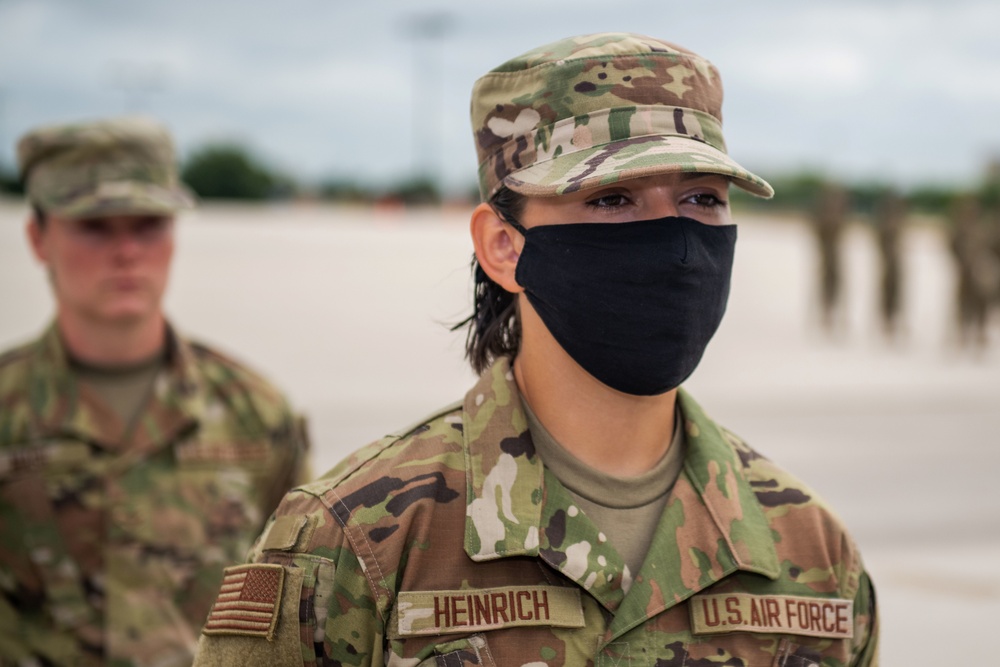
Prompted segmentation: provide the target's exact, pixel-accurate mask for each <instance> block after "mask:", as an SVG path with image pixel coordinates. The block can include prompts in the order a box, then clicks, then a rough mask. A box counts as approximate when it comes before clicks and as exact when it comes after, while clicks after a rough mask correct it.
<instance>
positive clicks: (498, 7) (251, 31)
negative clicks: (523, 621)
mask: <svg viewBox="0 0 1000 667" xmlns="http://www.w3.org/2000/svg"><path fill="white" fill-rule="evenodd" d="M428 17H430V18H428ZM428 23H430V24H431V25H430V28H426V29H425V30H424V31H423V32H424V33H426V32H428V31H430V29H431V28H434V27H435V24H436V27H437V30H436V32H439V33H441V34H440V35H439V36H438V37H436V38H433V39H432V38H430V37H426V36H425V37H418V36H416V35H417V34H419V33H420V32H421V30H420V29H419V26H420V25H424V26H426V25H427V24H428ZM606 30H628V31H635V32H643V33H646V34H650V35H654V36H656V37H660V38H663V39H666V40H668V41H674V42H677V43H679V44H682V45H684V46H686V47H688V48H691V49H693V50H695V51H697V52H699V53H701V54H702V55H704V56H706V57H708V58H709V59H710V60H712V61H713V62H714V63H715V64H716V65H718V67H719V69H720V70H721V72H722V76H723V81H724V83H725V87H726V102H725V106H724V114H725V123H724V128H725V133H726V138H727V142H728V144H729V148H730V151H731V153H732V154H733V155H734V157H736V159H737V160H739V161H740V162H742V163H744V164H745V165H747V166H748V167H750V168H751V169H757V170H760V171H762V172H763V173H764V174H774V173H778V172H781V171H784V170H789V169H794V168H800V167H811V168H818V169H822V170H825V171H827V172H829V173H832V174H834V175H837V176H840V177H844V178H849V179H862V178H877V179H879V180H883V181H887V182H895V183H899V184H902V185H913V184H917V183H924V182H930V181H943V182H949V183H959V182H962V181H963V180H968V179H974V178H976V177H978V175H979V173H980V172H981V170H982V169H983V167H984V165H985V163H986V162H987V160H988V159H989V158H990V157H991V156H995V155H1000V39H998V30H1000V2H997V1H996V0H948V1H947V2H946V1H944V0H909V1H904V0H899V1H896V0H838V2H836V3H835V5H834V3H825V4H823V5H820V4H819V3H809V2H798V1H796V0H773V1H769V0H758V1H755V2H747V1H746V0H697V1H695V0H687V1H686V2H671V1H670V0H616V1H615V2H608V1H607V0H575V1H573V2H563V1H561V0H558V1H556V0H504V2H502V3H488V2H483V1H481V0H431V1H428V2H419V3H418V2H415V1H414V0H364V1H361V2H357V1H354V2H348V1H347V0H284V1H283V2H280V3H279V2H257V1H255V0H169V1H167V0H86V1H80V0H0V144H2V150H0V161H5V162H6V163H7V164H8V165H11V164H13V144H14V142H15V140H16V138H17V137H18V135H20V134H21V133H22V132H24V131H25V130H27V129H28V128H30V127H32V126H35V125H38V124H41V123H49V122H59V121H66V120H74V119H78V118H86V117H97V116H106V115H115V114H121V113H123V112H127V111H137V110H138V111H144V112H147V113H151V114H152V115H155V116H157V117H159V118H161V119H163V120H164V121H165V122H166V123H167V124H168V125H169V126H170V128H171V129H172V130H173V132H174V134H175V136H176V138H177V140H178V143H179V146H180V149H181V152H182V154H187V153H189V152H190V151H191V150H192V149H193V148H195V147H197V146H198V145H200V144H202V143H204V142H207V141H211V140H218V139H233V140H238V141H241V142H244V143H246V144H247V145H249V146H250V147H252V148H253V149H254V150H255V151H257V152H258V153H259V154H261V155H262V156H264V157H265V158H267V159H268V160H269V161H272V162H273V163H275V164H276V165H278V166H280V167H281V168H282V169H284V170H286V171H288V172H289V173H291V174H293V175H294V176H296V177H298V178H300V179H304V180H313V181H317V180H321V179H325V178H334V177H341V178H347V177H349V178H359V179H366V180H370V181H374V182H377V183H388V182H392V181H395V180H399V179H401V178H405V177H406V176H407V175H408V174H410V173H411V171H412V170H413V169H415V168H417V167H422V168H427V169H432V170H435V171H436V172H437V173H439V174H440V175H441V176H443V177H444V178H445V179H446V182H448V183H449V184H451V185H452V186H455V187H457V186H459V185H461V186H463V187H464V186H465V185H468V184H471V183H472V182H473V181H474V175H475V169H476V164H475V154H474V149H473V146H472V139H471V131H470V129H469V121H468V106H469V102H468V96H469V91H470V90H471V87H472V83H473V81H475V79H476V78H477V77H478V76H480V75H481V74H483V73H485V72H486V71H487V70H489V69H491V68H492V67H494V66H496V65H498V64H500V63H501V62H503V61H505V60H507V59H508V58H510V57H512V56H514V55H517V54H518V53H521V52H523V51H525V50H527V49H529V48H532V47H535V46H538V45H541V44H544V43H547V42H550V41H554V40H556V39H560V38H562V37H566V36H569V35H573V34H581V33H588V32H600V31H606ZM414 101H416V102H417V104H418V105H419V106H418V110H417V111H416V112H415V111H414ZM415 128H419V131H415Z"/></svg>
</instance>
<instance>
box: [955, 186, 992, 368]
mask: <svg viewBox="0 0 1000 667" xmlns="http://www.w3.org/2000/svg"><path fill="white" fill-rule="evenodd" d="M949 222H950V224H951V253H952V258H953V259H954V261H955V287H956V299H955V301H956V304H955V305H956V308H955V319H956V321H955V329H956V335H957V341H958V345H959V347H962V348H968V349H971V350H974V351H981V350H983V349H985V348H986V346H987V345H988V343H989V336H988V329H987V325H988V324H989V314H990V303H991V301H992V300H993V299H994V298H995V297H996V294H997V289H998V286H1000V260H998V258H997V256H996V254H994V252H993V250H992V248H991V247H990V238H989V228H988V227H987V226H986V224H985V223H984V220H983V211H982V207H981V205H980V203H979V200H978V199H977V198H976V197H975V196H974V195H971V194H965V195H962V196H960V197H958V198H957V199H956V200H955V202H954V203H953V204H952V207H951V215H950V220H949Z"/></svg>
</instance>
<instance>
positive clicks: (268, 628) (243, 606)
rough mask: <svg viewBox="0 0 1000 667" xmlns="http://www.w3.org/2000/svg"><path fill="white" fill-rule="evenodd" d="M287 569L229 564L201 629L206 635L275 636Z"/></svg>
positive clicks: (277, 566)
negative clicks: (233, 565)
mask: <svg viewBox="0 0 1000 667" xmlns="http://www.w3.org/2000/svg"><path fill="white" fill-rule="evenodd" d="M284 582H285V569H284V568H283V567H282V566H281V565H273V564H266V563H260V564H254V565H237V566H235V567H227V568H226V569H225V570H224V571H223V578H222V588H221V589H220V590H219V595H218V597H217V598H216V599H215V604H213V605H212V611H211V612H209V614H208V621H206V622H205V627H204V628H203V629H202V632H204V633H205V634H206V635H246V636H249V637H264V638H266V639H267V640H268V641H270V640H271V638H272V637H273V636H274V626H275V624H276V623H277V622H278V610H279V609H280V603H281V590H282V587H283V586H284Z"/></svg>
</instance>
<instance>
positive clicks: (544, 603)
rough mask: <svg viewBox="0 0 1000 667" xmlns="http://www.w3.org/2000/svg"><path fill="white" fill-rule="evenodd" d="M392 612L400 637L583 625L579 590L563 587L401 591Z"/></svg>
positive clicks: (580, 626)
mask: <svg viewBox="0 0 1000 667" xmlns="http://www.w3.org/2000/svg"><path fill="white" fill-rule="evenodd" d="M395 614H396V630H397V633H398V636H400V637H414V636H420V635H443V634H448V633H452V632H478V631H482V630H498V629H501V628H512V627H518V626H525V625H548V626H553V627H560V628H582V627H583V606H582V605H581V603H580V591H579V590H578V589H575V588H566V587H562V586H502V587H499V588H477V589H469V590H454V591H403V592H401V593H399V595H398V597H397V601H396V610H395Z"/></svg>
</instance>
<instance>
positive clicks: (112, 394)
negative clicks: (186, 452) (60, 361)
mask: <svg viewBox="0 0 1000 667" xmlns="http://www.w3.org/2000/svg"><path fill="white" fill-rule="evenodd" d="M166 365H167V359H166V356H165V355H164V353H163V352H158V353H156V355H155V356H153V357H150V358H149V359H145V360H143V361H140V362H138V363H135V364H128V365H127V366H100V365H92V364H86V363H83V362H81V361H78V360H76V359H71V360H70V366H71V367H72V369H73V372H74V373H75V374H76V377H77V379H78V380H79V381H80V382H81V383H83V384H86V385H87V386H88V387H90V388H91V389H93V390H94V391H95V392H96V393H97V395H98V396H100V398H101V400H103V401H104V402H105V403H107V405H108V407H110V408H111V410H112V411H113V412H114V413H115V414H116V415H118V417H119V418H121V420H122V423H123V424H125V431H124V435H125V438H126V439H127V438H128V436H129V435H130V434H131V433H132V429H133V428H134V427H135V425H136V421H137V419H138V417H139V414H140V413H141V412H142V408H143V407H144V406H145V405H146V401H147V399H148V398H149V394H150V392H151V391H152V390H153V383H154V382H155V381H156V376H157V375H158V374H159V373H160V371H161V370H163V368H164V367H166Z"/></svg>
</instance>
